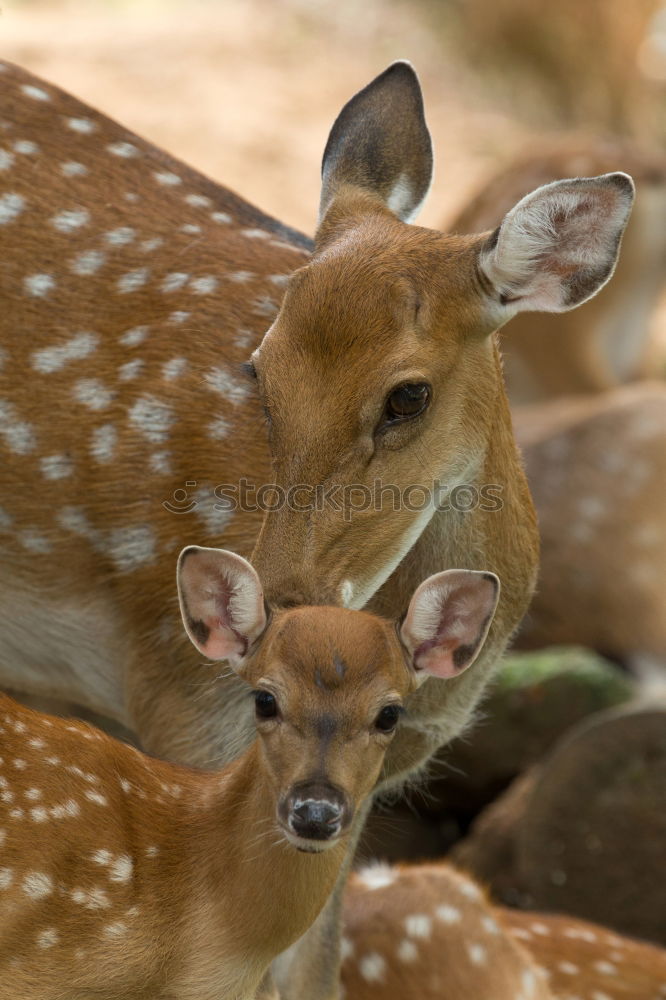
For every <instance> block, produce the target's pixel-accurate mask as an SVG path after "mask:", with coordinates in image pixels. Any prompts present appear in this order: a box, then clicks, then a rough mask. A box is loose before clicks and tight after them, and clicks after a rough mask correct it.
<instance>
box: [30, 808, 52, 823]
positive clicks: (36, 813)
mask: <svg viewBox="0 0 666 1000" xmlns="http://www.w3.org/2000/svg"><path fill="white" fill-rule="evenodd" d="M30 815H31V817H32V819H33V820H34V821H35V823H46V821H47V819H48V818H49V814H48V812H47V811H46V809H45V808H44V806H36V807H35V808H34V809H31V810H30Z"/></svg>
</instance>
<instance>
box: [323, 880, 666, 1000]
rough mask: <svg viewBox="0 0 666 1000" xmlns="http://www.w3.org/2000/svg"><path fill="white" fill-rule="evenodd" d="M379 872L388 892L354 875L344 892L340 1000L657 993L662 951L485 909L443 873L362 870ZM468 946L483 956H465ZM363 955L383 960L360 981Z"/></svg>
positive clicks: (589, 929) (617, 997)
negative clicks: (422, 922) (416, 919)
mask: <svg viewBox="0 0 666 1000" xmlns="http://www.w3.org/2000/svg"><path fill="white" fill-rule="evenodd" d="M378 873H379V875H380V876H381V875H382V874H383V875H385V877H386V882H387V883H388V884H385V885H383V886H380V887H378V888H370V887H369V885H368V882H367V876H366V875H365V874H364V873H361V874H360V875H356V876H353V877H352V878H351V880H350V884H349V888H348V890H347V894H346V902H345V919H344V931H343V933H344V954H345V956H346V957H345V960H344V962H343V965H342V982H343V985H344V988H345V996H346V998H347V1000H375V998H376V1000H384V998H386V1000H389V998H390V1000H392V998H394V997H417V996H418V997H419V998H420V1000H468V998H471V997H474V998H476V997H478V998H484V1000H486V998H488V1000H490V998H492V1000H517V998H519V997H520V998H521V1000H572V998H573V997H574V996H575V997H577V998H578V997H580V1000H601V998H602V997H603V998H608V1000H656V998H657V997H661V996H663V995H665V994H664V987H665V986H666V951H664V950H663V949H660V948H655V947H654V946H652V945H648V944H644V943H642V942H639V941H634V940H632V939H631V938H627V937H622V936H620V935H618V934H614V933H612V932H611V931H608V930H607V929H605V928H602V927H599V926H598V925H595V924H591V923H587V922H585V921H583V920H578V919H576V918H574V917H568V916H558V915H553V914H544V913H523V912H520V911H516V910H510V909H507V908H505V907H497V906H493V905H492V903H491V902H490V901H489V900H488V899H487V898H486V897H485V894H484V893H483V892H482V890H481V889H480V888H479V886H478V885H477V884H476V883H474V882H473V881H472V880H471V879H470V878H469V877H467V876H465V875H464V874H462V873H461V872H457V871H456V870H455V869H454V868H451V867H450V866H449V865H445V864H437V865H434V864H430V865H417V866H414V867H397V868H393V869H383V868H381V867H380V868H379V869H375V870H374V871H373V869H370V870H369V876H373V875H374V876H375V878H377V875H378ZM391 879H393V881H391ZM440 907H446V908H448V913H447V910H446V909H445V910H444V911H442V916H439V915H438V912H437V911H438V908H440ZM414 915H417V916H420V917H421V918H424V917H425V918H426V920H429V921H430V923H429V925H428V929H427V930H426V931H425V933H424V934H423V935H422V936H420V935H419V934H418V933H415V931H416V930H417V929H418V925H416V926H415V925H414V924H412V925H411V927H410V925H409V923H408V920H409V917H410V916H414ZM446 917H448V920H447V919H445V918H446ZM423 929H424V930H425V927H424V928H423ZM410 931H411V933H410ZM405 942H409V944H407V945H406V944H405ZM401 945H402V947H403V951H402V952H401V951H400V946H401ZM410 946H411V947H410ZM474 946H477V947H478V946H480V948H481V949H483V951H482V952H476V953H475V952H474V951H470V948H472V949H473V948H474ZM475 954H476V958H477V961H474V960H473V957H472V956H473V955H475ZM369 956H379V957H380V959H381V960H382V961H383V966H382V968H381V972H380V974H379V975H378V977H377V979H369V978H367V976H364V975H363V965H362V963H363V960H364V959H366V960H367V958H368V957H369ZM374 967H375V969H377V968H379V963H377V962H375V965H374ZM368 968H369V969H370V970H371V969H372V965H370V966H369V967H368V966H366V970H367V969H368ZM530 983H531V984H532V985H531V988H530Z"/></svg>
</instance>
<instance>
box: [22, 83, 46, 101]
mask: <svg viewBox="0 0 666 1000" xmlns="http://www.w3.org/2000/svg"><path fill="white" fill-rule="evenodd" d="M21 90H22V91H23V93H24V94H25V96H26V97H32V99H33V100H34V101H50V100H51V95H50V94H48V93H47V92H46V91H45V90H42V88H41V87H34V86H33V85H32V84H31V83H24V84H23V85H22V86H21Z"/></svg>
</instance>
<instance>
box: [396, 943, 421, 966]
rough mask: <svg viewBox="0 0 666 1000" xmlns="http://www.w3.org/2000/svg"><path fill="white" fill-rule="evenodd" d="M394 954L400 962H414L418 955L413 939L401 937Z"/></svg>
mask: <svg viewBox="0 0 666 1000" xmlns="http://www.w3.org/2000/svg"><path fill="white" fill-rule="evenodd" d="M396 954H397V956H398V958H399V959H400V961H401V962H415V961H416V960H417V958H418V957H419V950H418V948H417V947H416V945H415V944H414V942H413V941H409V940H408V939H407V938H403V939H402V941H401V942H400V944H399V945H398V950H397V952H396Z"/></svg>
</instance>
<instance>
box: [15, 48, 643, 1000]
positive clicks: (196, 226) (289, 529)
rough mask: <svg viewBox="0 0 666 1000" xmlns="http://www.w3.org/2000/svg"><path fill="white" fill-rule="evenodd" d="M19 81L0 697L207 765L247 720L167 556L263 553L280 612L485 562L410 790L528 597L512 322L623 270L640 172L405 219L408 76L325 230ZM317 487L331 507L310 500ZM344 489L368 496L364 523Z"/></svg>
mask: <svg viewBox="0 0 666 1000" xmlns="http://www.w3.org/2000/svg"><path fill="white" fill-rule="evenodd" d="M2 88H3V90H2V93H3V121H5V122H6V123H8V128H7V135H8V136H9V138H8V139H7V143H6V145H7V148H6V150H5V153H4V154H3V161H2V162H3V165H4V166H5V167H6V168H7V169H6V170H5V171H3V177H2V181H3V193H2V195H0V197H2V199H3V200H2V202H1V203H0V204H1V205H2V222H3V225H2V226H1V227H0V229H1V235H2V238H3V247H2V248H0V249H2V254H1V256H2V260H3V278H2V282H3V287H2V295H3V299H4V301H5V303H6V307H5V309H4V311H3V314H2V322H3V330H4V332H3V342H2V346H3V350H4V351H5V352H6V354H5V355H3V358H4V359H5V371H9V373H10V379H9V380H7V379H5V380H4V382H3V395H2V396H1V397H0V398H1V399H2V409H1V410H0V414H1V416H0V420H1V423H0V429H1V431H2V440H3V445H4V446H5V449H6V451H7V460H6V462H5V472H4V473H3V475H4V477H5V480H6V486H7V489H6V490H5V492H4V496H3V503H2V507H3V511H2V521H1V522H0V523H1V525H2V530H3V539H2V540H3V547H4V552H3V571H4V581H3V582H2V584H0V587H1V590H0V608H1V609H2V611H1V612H0V613H1V614H2V619H1V620H0V637H1V638H0V642H2V646H1V647H0V653H1V654H2V656H1V658H0V662H2V663H4V664H11V665H12V666H11V667H8V666H5V668H4V670H3V676H2V678H1V679H2V681H3V682H4V683H5V684H7V685H10V686H11V687H13V688H15V689H19V690H26V691H32V692H35V693H38V694H39V693H41V694H46V695H51V696H54V695H55V696H60V697H66V698H68V699H70V700H73V701H76V702H79V703H81V704H84V705H88V706H90V707H92V708H94V709H98V710H99V709H101V710H103V711H104V710H105V711H107V712H108V713H110V714H112V715H114V716H115V717H116V718H117V719H118V720H119V721H120V722H123V723H124V724H125V725H127V726H128V727H129V728H130V729H131V730H133V731H134V732H135V733H136V734H137V735H138V738H139V740H140V742H141V744H142V745H143V746H144V747H145V748H146V749H148V750H150V751H151V752H154V753H158V754H160V755H163V756H167V757H171V758H175V759H178V760H181V761H186V762H189V763H201V764H203V765H210V764H211V763H212V762H215V761H218V762H219V761H223V760H228V759H230V758H233V757H234V756H235V755H236V754H237V753H238V752H239V750H240V749H242V747H243V746H246V745H247V743H248V742H249V741H250V740H251V738H252V736H253V734H254V725H253V719H252V715H251V712H250V711H249V708H248V705H247V701H246V700H244V699H243V697H242V687H241V686H240V685H239V683H238V681H237V680H236V678H235V677H233V676H232V675H228V676H223V677H222V678H221V679H219V680H216V681H215V682H214V681H213V677H212V675H211V671H210V668H209V667H207V666H206V665H205V663H203V662H202V661H201V658H200V657H197V656H193V655H192V653H191V652H189V650H187V648H186V647H185V646H184V645H183V641H182V640H179V630H178V629H177V627H176V625H175V621H176V620H177V619H176V607H175V602H174V600H173V597H172V593H171V589H170V587H169V579H170V573H169V570H168V567H169V565H170V560H171V559H172V558H173V554H174V553H175V552H177V551H178V550H179V548H181V546H182V545H183V544H184V543H185V542H197V543H208V544H210V543H213V544H220V543H223V544H224V545H227V546H230V547H232V548H233V549H234V550H236V551H238V552H240V553H241V554H244V555H249V554H250V552H251V551H252V558H253V562H254V563H255V565H256V566H257V568H258V569H259V571H260V573H261V577H262V579H263V581H264V584H265V588H266V597H267V600H268V602H269V604H270V605H272V606H280V605H287V606H289V605H294V604H299V603H307V604H330V603H341V604H345V605H347V606H349V607H353V608H360V607H361V606H363V605H365V604H366V603H368V602H372V603H369V604H368V606H370V607H371V608H373V609H374V610H376V611H379V612H381V613H382V614H385V615H389V616H395V615H398V614H400V613H401V612H402V610H403V608H404V605H405V603H406V600H407V597H408V595H409V594H411V593H412V592H413V591H414V590H415V588H416V586H417V585H418V584H419V583H420V581H422V580H423V579H424V577H426V576H428V575H429V574H432V573H435V572H437V571H439V570H443V569H445V568H451V567H453V568H455V567H460V566H464V567H468V568H470V569H476V570H478V571H484V570H490V571H492V572H493V573H496V574H497V575H498V576H499V577H500V578H501V579H502V582H503V587H502V597H501V600H500V604H499V606H498V609H497V613H496V614H495V617H494V619H493V623H492V625H491V628H490V631H489V633H488V636H487V639H486V641H485V646H484V649H483V651H482V652H481V655H480V656H479V657H478V659H477V660H476V662H475V665H474V669H473V670H470V671H466V672H465V673H464V675H462V676H459V677H458V676H456V677H453V678H452V679H451V681H450V683H448V684H447V685H444V687H442V686H441V685H440V686H438V685H435V684H434V682H433V683H431V682H430V680H427V681H426V682H425V683H424V684H423V685H422V686H421V687H420V688H419V690H418V691H416V692H414V693H413V695H412V696H410V705H409V713H408V715H407V717H406V720H405V722H404V724H403V725H402V726H401V727H400V730H399V733H398V734H397V737H396V739H395V740H394V741H393V743H392V746H391V748H390V750H389V752H388V756H387V758H386V762H385V767H384V768H383V771H382V781H383V782H384V783H386V782H394V783H397V782H400V781H401V780H403V779H404V777H405V776H406V775H408V774H409V773H411V772H413V771H415V770H417V769H418V768H419V767H420V766H421V765H422V764H423V763H424V761H425V760H426V759H427V758H428V756H429V755H430V754H431V753H432V752H433V751H434V750H435V749H436V748H438V747H439V746H440V745H441V744H442V743H445V742H446V741H447V740H449V739H451V738H452V737H453V736H455V735H456V734H457V733H459V732H460V730H461V729H462V728H463V727H464V726H465V725H466V724H467V723H468V721H469V719H470V717H471V713H472V711H473V708H474V705H475V703H476V702H477V700H478V698H479V696H480V694H481V692H482V690H483V688H484V686H485V684H486V682H487V679H488V677H489V675H490V672H491V670H492V668H493V665H494V664H495V663H496V662H497V660H498V658H499V656H500V655H501V653H502V651H503V649H504V648H505V646H506V644H507V641H508V639H509V637H510V635H511V634H512V632H513V630H514V629H515V627H516V626H517V624H518V622H519V621H520V619H521V617H522V615H523V614H524V612H525V609H526V607H527V605H528V602H529V599H530V596H531V593H532V590H533V587H534V581H535V575H536V564H537V531H536V524H535V519H534V511H533V508H532V504H531V501H530V497H529V493H528V490H527V485H526V482H525V477H524V473H523V471H522V466H521V462H520V459H519V456H518V453H517V450H516V446H515V442H514V438H513V432H512V429H511V420H510V415H509V411H508V404H507V401H506V397H505V393H504V389H503V383H502V376H501V366H500V358H499V352H498V347H497V338H496V336H495V331H496V330H497V328H498V327H500V326H501V325H502V324H503V323H504V322H506V321H507V320H508V319H509V318H510V316H512V315H513V314H514V313H515V312H517V311H520V310H523V309H543V310H546V311H550V310H555V311H561V310H566V309H569V308H573V307H574V306H575V305H577V304H578V303H579V302H582V301H585V299H587V298H588V297H589V296H591V295H593V294H594V293H595V292H596V290H597V289H598V288H599V287H601V286H602V285H603V284H604V283H605V282H606V281H607V280H608V279H609V278H610V276H611V274H612V271H613V268H614V265H615V260H616V257H617V253H618V249H619V244H620V239H621V235H622V232H623V229H624V225H625V223H626V220H627V217H628V214H629V211H630V208H631V203H632V199H633V185H632V182H631V180H630V178H628V177H627V176H626V175H624V174H619V173H617V174H609V175H605V176H603V177H600V178H591V179H584V180H574V181H568V182H562V183H561V184H559V185H554V186H553V185H551V186H549V187H545V188H542V189H540V190H539V191H536V192H534V193H533V194H532V195H530V196H529V197H527V198H525V199H523V201H521V202H520V203H519V204H518V205H517V206H515V208H514V209H513V210H512V211H511V212H509V213H508V214H507V216H506V218H505V220H504V221H503V223H502V225H501V226H500V227H499V229H498V230H497V231H496V232H495V233H493V234H488V233H485V234H482V235H480V236H475V237H449V236H446V235H444V234H442V233H437V232H433V231H430V230H426V229H421V228H419V227H417V226H413V225H411V224H410V222H411V220H412V219H413V218H414V217H415V215H416V213H417V211H418V208H419V205H420V203H421V202H422V201H423V199H424V197H425V195H426V193H427V190H428V186H429V183H430V177H431V171H432V150H431V144H430V136H429V133H428V130H427V126H426V124H425V119H424V116H423V102H422V97H421V92H420V88H419V85H418V81H417V79H416V76H415V74H414V72H413V70H412V69H411V67H409V65H408V64H406V63H396V64H394V65H393V66H391V67H389V68H388V69H387V70H386V71H385V72H384V73H382V74H381V75H380V76H379V77H377V79H376V80H374V81H373V82H372V83H371V84H369V85H368V86H367V87H366V88H365V89H364V90H362V91H361V92H359V94H357V95H356V97H354V98H352V100H351V101H350V102H349V103H348V104H347V105H346V106H345V108H343V110H342V112H341V113H340V115H339V117H338V119H337V120H336V122H335V124H334V126H333V129H332V131H331V135H330V137H329V141H328V144H327V147H326V151H325V155H324V163H323V186H322V201H321V206H320V220H319V225H318V228H317V232H316V239H315V241H314V242H313V243H312V244H310V243H309V242H308V241H307V240H304V238H302V237H299V236H298V234H295V233H293V232H291V231H289V230H286V229H285V228H283V227H281V226H280V225H279V224H278V223H276V222H274V221H273V220H270V219H267V218H265V217H264V216H261V215H260V214H259V213H257V212H256V211H255V210H254V209H252V208H250V207H249V206H247V205H246V204H245V203H244V202H242V201H241V200H240V199H237V198H236V197H235V196H233V195H231V194H230V193H229V192H226V191H225V190H224V189H222V188H219V187H218V186H217V185H215V184H212V183H211V182H210V181H207V180H205V179H204V178H202V177H200V176H199V175H197V174H196V173H194V172H192V171H190V170H189V169H188V168H186V167H185V166H183V165H181V164H178V163H175V162H174V161H173V160H171V159H170V158H169V157H167V156H165V154H163V153H161V152H160V151H158V150H155V149H154V147H152V146H150V145H149V144H147V143H145V142H143V141H142V140H140V139H137V138H136V137H135V136H132V135H131V134H129V133H127V132H126V131H125V130H123V129H121V128H120V127H119V126H117V125H115V124H114V123H112V122H110V121H109V120H108V119H106V118H105V117H103V116H101V115H99V114H97V113H96V112H93V111H92V110H91V109H89V108H86V107H84V106H83V105H81V104H80V103H79V102H77V101H75V100H73V99H72V98H70V97H68V96H67V95H64V94H62V93H61V92H60V91H58V90H57V89H56V88H54V87H52V86H50V85H48V84H45V83H43V82H42V81H38V80H35V79H34V78H32V77H30V76H29V75H28V74H25V73H23V72H22V71H20V70H16V69H13V68H11V67H5V68H4V70H3V73H2ZM26 163H28V164H30V166H29V167H28V168H26V167H25V164H26ZM28 170H29V171H30V172H29V173H28ZM5 185H6V186H5ZM308 250H312V253H311V254H310V255H309V254H308ZM291 272H294V273H293V274H291ZM287 276H289V277H288V278H287V280H286V282H285V278H286V277H287ZM282 292H285V294H284V298H283V300H282V302H281V304H280V302H279V299H280V296H281V294H282ZM278 305H279V309H278ZM17 331H21V333H20V336H19V334H18V332H17ZM25 331H29V336H28V335H26V334H25ZM266 331H267V332H266ZM262 334H265V335H263V336H262ZM5 345H6V346H5ZM250 359H251V360H250ZM240 362H245V364H246V374H245V375H241V374H240V373H239V371H238V364H239V363H240ZM248 376H249V377H248ZM243 479H248V480H250V482H251V483H252V484H255V485H257V486H262V485H264V484H265V483H274V484H276V485H277V486H278V487H279V489H280V490H282V491H283V496H290V497H291V501H290V503H288V504H284V503H283V504H281V505H280V508H279V509H275V510H272V511H269V512H268V513H267V514H266V515H265V516H264V517H263V518H262V516H261V513H262V512H261V510H259V509H256V506H257V505H256V504H254V506H253V504H252V502H250V503H243V502H242V501H241V503H240V506H237V507H236V509H233V510H230V509H229V507H228V505H226V504H225V503H224V501H222V502H219V503H218V502H217V500H216V498H215V496H214V491H215V489H216V487H218V486H223V485H225V484H227V485H228V484H231V485H233V486H234V487H235V486H237V485H238V484H239V482H240V481H241V480H243ZM301 486H305V487H306V488H307V489H309V490H311V491H316V490H320V491H322V492H323V494H324V495H325V496H328V495H329V493H330V491H333V499H332V500H329V502H327V503H325V505H324V508H323V510H318V509H317V504H318V500H315V501H312V499H311V503H310V506H309V507H308V508H307V509H305V510H304V509H302V507H300V505H299V502H298V501H299V496H298V495H297V494H298V490H299V489H300V487H301ZM336 486H339V487H342V488H343V489H344V488H345V487H347V488H351V489H352V491H353V490H354V489H356V490H360V491H361V493H362V495H363V496H364V497H365V498H366V499H367V498H368V497H369V498H370V499H367V503H366V504H365V506H364V509H363V510H362V511H358V512H356V513H355V512H354V510H353V505H352V504H351V502H343V503H342V504H341V503H340V501H339V498H338V499H337V501H336V499H335V487H336ZM383 487H387V489H388V493H389V496H388V498H385V499H384V500H382V499H381V497H382V494H381V491H382V489H383ZM456 487H465V488H469V490H470V491H471V496H472V508H473V509H471V510H466V509H464V510H460V509H458V507H457V506H456V504H455V503H453V504H451V502H450V494H451V491H452V490H454V489H455V488H456ZM486 487H497V489H496V490H495V499H494V500H493V501H491V502H490V503H482V502H481V500H480V498H481V496H482V494H483V491H484V490H485V489H486ZM413 488H417V489H418V490H420V491H421V492H420V494H419V497H417V498H416V502H413V498H412V497H407V496H406V491H409V490H411V489H413ZM294 491H296V493H294ZM378 491H379V501H378V500H377V495H378ZM395 491H397V495H398V499H397V502H396V501H395ZM319 495H320V494H317V496H319ZM483 495H485V494H483ZM218 498H219V493H218ZM392 498H393V499H392ZM474 498H477V499H474ZM165 500H166V501H168V502H169V506H170V508H171V509H170V510H169V509H167V508H165V507H164V506H163V501H165ZM187 510H189V511H190V512H189V513H185V511H187ZM35 621H37V622H39V625H38V627H37V628H35V627H33V623H34V622H35ZM320 954H324V956H325V962H324V964H326V963H327V962H328V965H329V966H330V968H327V971H326V974H325V976H324V977H323V978H324V979H325V980H326V985H325V986H324V987H322V988H321V989H320V987H319V984H320V976H319V973H316V974H313V975H309V974H308V973H307V972H305V971H304V972H303V973H302V974H303V976H304V977H305V978H306V980H307V982H308V983H309V984H310V986H309V987H308V988H311V992H312V997H313V1000H319V998H320V997H321V998H322V1000H324V998H326V1000H328V998H329V997H332V996H334V995H335V989H336V986H335V982H336V981H337V967H336V964H335V949H334V948H333V947H332V946H330V945H329V946H328V947H326V948H323V949H322V948H320ZM327 956H328V957H327ZM330 956H333V958H330ZM295 964H296V966H297V967H299V968H300V969H301V970H305V969H306V966H305V964H304V963H303V962H302V961H301V960H299V961H298V962H296V963H295ZM312 983H315V985H314V986H312V985H311V984H312ZM292 996H295V997H299V1000H300V997H301V996H302V990H301V989H300V987H297V988H296V989H295V990H294V991H292V992H291V993H289V994H287V993H285V997H288V1000H291V997H292Z"/></svg>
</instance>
